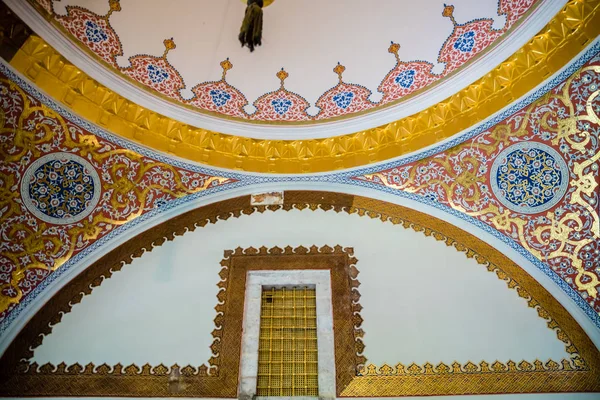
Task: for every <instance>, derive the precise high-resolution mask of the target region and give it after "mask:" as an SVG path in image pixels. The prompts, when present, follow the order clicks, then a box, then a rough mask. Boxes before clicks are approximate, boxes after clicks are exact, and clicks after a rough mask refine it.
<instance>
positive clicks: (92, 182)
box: [21, 153, 101, 224]
mask: <svg viewBox="0 0 600 400" xmlns="http://www.w3.org/2000/svg"><path fill="white" fill-rule="evenodd" d="M100 192H101V185H100V177H99V176H98V173H97V172H96V170H95V169H94V167H93V166H92V164H90V163H89V162H88V161H86V160H85V159H83V158H82V157H79V156H77V155H75V154H71V153H52V154H47V155H45V156H43V157H41V158H39V159H38V160H36V161H35V162H34V163H33V164H31V165H30V166H29V168H27V171H25V174H24V175H23V180H22V181H21V196H22V198H23V201H24V204H25V206H26V207H27V209H28V210H29V211H31V212H32V213H33V214H34V215H35V216H36V217H38V218H39V219H41V220H42V221H45V222H49V223H52V224H71V223H74V222H77V221H80V220H82V219H83V218H85V217H87V216H88V215H89V214H90V213H91V212H92V211H93V210H94V208H95V207H96V205H97V204H98V200H99V199H100Z"/></svg>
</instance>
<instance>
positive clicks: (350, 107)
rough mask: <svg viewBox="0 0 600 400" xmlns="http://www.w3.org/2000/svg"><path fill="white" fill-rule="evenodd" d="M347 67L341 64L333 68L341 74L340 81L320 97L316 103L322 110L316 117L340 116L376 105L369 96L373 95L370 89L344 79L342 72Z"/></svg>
mask: <svg viewBox="0 0 600 400" xmlns="http://www.w3.org/2000/svg"><path fill="white" fill-rule="evenodd" d="M345 69H346V67H344V66H343V65H341V64H338V65H337V66H336V67H335V68H334V69H333V72H335V73H336V74H338V76H339V83H338V84H337V85H336V86H335V87H333V88H331V89H329V90H328V91H327V92H325V94H324V95H322V96H321V97H319V99H318V100H317V102H316V103H315V104H316V106H317V107H319V108H320V111H319V113H318V114H317V116H316V118H315V119H327V118H333V117H338V116H340V115H344V114H351V113H356V112H361V111H364V110H368V109H369V108H372V107H374V106H375V103H373V102H372V101H370V100H369V96H371V91H370V90H369V89H367V88H365V87H364V86H360V85H352V84H349V83H345V82H343V81H342V74H343V72H344V70H345Z"/></svg>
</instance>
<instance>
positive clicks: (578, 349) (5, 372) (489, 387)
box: [0, 191, 600, 397]
mask: <svg viewBox="0 0 600 400" xmlns="http://www.w3.org/2000/svg"><path fill="white" fill-rule="evenodd" d="M306 208H309V209H311V210H316V209H322V210H325V211H330V210H332V211H335V212H346V213H349V214H358V215H360V216H369V217H370V218H378V219H381V220H382V221H384V222H385V221H389V222H391V223H393V224H397V225H402V226H403V227H404V228H407V229H409V228H410V229H413V230H415V231H417V232H422V233H423V234H425V235H426V236H431V237H433V238H435V239H436V240H441V241H444V242H445V243H446V244H447V245H448V246H452V247H454V248H455V249H456V250H457V251H460V252H463V253H465V255H466V256H467V257H469V258H475V259H476V260H477V261H478V263H480V264H482V265H484V266H485V267H486V268H487V269H488V270H489V271H492V272H495V273H496V275H497V276H498V278H500V279H502V280H504V281H505V282H506V283H507V286H508V287H509V288H511V289H514V290H516V291H517V293H518V295H519V296H521V297H523V298H525V299H527V302H528V305H529V306H530V307H532V308H535V309H536V310H537V312H538V314H539V315H540V317H541V318H543V319H545V320H546V321H547V324H548V327H549V328H550V329H552V330H554V331H555V332H556V334H557V336H558V338H559V340H561V341H563V342H564V343H565V346H566V349H567V352H569V353H570V354H571V360H570V361H567V360H564V361H561V362H560V363H557V362H545V363H542V362H540V361H538V360H536V361H533V362H526V361H524V362H518V363H515V362H512V361H509V362H507V363H505V364H503V363H480V364H479V366H477V365H476V364H474V363H472V362H467V363H465V364H463V365H461V364H458V363H455V364H453V365H452V366H443V365H441V364H440V365H437V366H433V365H432V364H430V363H427V364H425V365H423V366H416V365H410V366H408V367H407V368H405V367H404V366H402V365H401V364H399V365H398V366H397V367H396V368H399V369H400V370H399V371H398V369H394V368H392V367H389V366H385V365H384V366H381V367H379V368H377V367H375V366H367V367H366V368H361V364H362V362H361V361H360V360H359V358H361V356H360V353H362V350H363V347H362V342H359V341H355V343H356V348H355V349H356V352H355V353H353V354H354V355H355V356H356V357H357V358H356V360H357V361H356V362H355V363H354V364H353V365H354V367H353V369H354V371H353V372H354V374H353V376H351V377H350V376H349V375H348V379H344V380H341V381H340V382H342V383H343V384H342V385H340V386H338V396H341V397H348V396H354V397H370V396H408V395H457V394H486V393H516V392H519V393H528V392H583V391H586V392H593V391H596V392H600V382H598V380H597V377H598V376H599V374H600V354H599V352H598V350H597V349H596V347H595V346H594V344H593V343H592V342H591V341H590V339H589V337H588V336H587V335H586V333H585V332H584V331H583V330H582V329H581V327H580V326H579V325H578V324H577V322H576V321H575V320H574V319H573V318H572V317H571V315H570V314H569V313H568V312H567V311H566V310H565V309H564V308H563V307H562V305H560V303H559V302H558V301H557V300H556V299H554V298H553V297H552V296H551V295H550V293H548V292H547V291H546V289H544V288H543V287H542V286H541V285H540V284H539V283H538V282H537V281H535V280H534V279H533V278H532V277H531V276H530V275H529V274H527V273H526V272H525V271H524V270H522V269H521V268H520V267H519V266H518V265H516V264H515V263H513V262H512V261H511V260H510V259H508V258H507V257H506V256H504V255H503V254H501V253H500V252H499V251H498V250H496V249H494V248H493V247H491V246H490V245H488V244H486V243H485V242H483V241H482V240H480V239H478V238H477V237H475V236H473V235H471V234H469V233H467V232H465V231H463V230H461V229H459V228H457V227H455V226H453V225H451V224H448V223H447V222H444V221H441V220H439V219H436V218H433V217H431V216H429V215H427V214H424V213H421V212H418V211H415V210H411V209H408V208H406V207H402V206H398V205H394V204H390V203H386V202H383V201H379V200H374V199H369V198H364V197H359V196H353V195H346V194H338V193H330V192H313V191H289V192H286V193H285V200H284V204H283V205H281V206H251V205H250V196H243V197H238V198H235V199H230V200H225V201H222V202H219V203H214V204H211V205H208V206H204V207H201V208H198V209H196V210H193V211H189V212H187V213H185V214H182V215H180V216H177V217H175V218H173V219H172V220H169V221H166V222H164V223H162V224H161V225H158V226H156V227H154V228H152V229H149V230H148V231H145V232H143V233H141V234H140V235H138V236H137V237H135V238H133V239H131V240H130V241H128V242H126V243H125V244H123V245H121V246H120V247H118V248H117V249H115V250H113V251H111V252H109V253H108V254H106V255H105V256H104V257H103V258H102V259H100V260H99V261H97V262H96V263H94V264H92V266H90V267H89V268H87V269H86V270H85V271H83V272H82V273H81V274H80V275H79V276H77V277H76V278H75V279H74V280H73V281H71V282H70V283H69V284H67V285H66V286H65V288H64V289H62V290H61V291H59V292H58V293H57V294H56V295H55V296H54V298H53V299H52V300H51V301H50V302H48V303H47V304H46V305H45V306H44V307H43V308H42V309H41V310H40V311H39V312H38V313H37V314H36V315H35V316H34V317H33V318H32V320H31V321H30V322H29V323H28V325H27V326H26V327H25V328H24V329H23V331H22V332H21V333H20V334H19V335H18V336H17V338H16V339H15V340H14V341H13V343H11V345H10V347H9V348H8V350H7V351H6V353H5V354H4V355H3V357H2V359H1V362H0V365H2V367H0V375H1V377H0V394H3V395H11V396H14V395H36V394H37V395H60V393H62V392H60V390H64V388H61V387H60V386H54V385H53V384H51V383H57V382H56V381H53V380H52V379H53V377H56V375H57V372H56V371H55V372H53V373H50V372H49V371H48V370H47V369H46V371H40V372H38V373H25V372H23V370H18V369H16V368H18V366H19V365H21V366H23V364H20V362H19V360H22V359H29V358H31V355H32V350H31V349H32V348H35V347H37V346H39V344H41V341H42V339H43V335H46V334H49V333H50V332H51V330H52V325H54V324H56V323H58V322H60V319H61V317H62V313H67V312H69V311H70V310H71V307H72V305H73V304H76V303H77V302H79V301H81V298H82V297H83V296H84V295H86V294H89V293H91V292H92V290H93V287H95V286H98V285H99V284H101V282H102V281H103V280H104V279H107V278H109V277H110V276H111V275H112V272H113V271H116V270H119V269H120V268H121V267H122V265H123V264H125V263H129V262H131V260H132V258H134V257H139V256H141V254H143V253H144V252H145V251H146V250H145V249H152V248H153V247H154V246H160V245H161V244H162V243H164V242H165V241H166V240H173V239H174V238H175V236H179V235H182V234H184V233H185V232H187V231H190V230H194V229H195V228H197V227H202V226H205V225H206V224H208V223H216V222H217V221H218V220H219V219H227V218H230V217H232V216H233V217H238V216H240V215H242V214H251V213H254V212H265V211H267V210H271V211H275V210H285V211H288V210H291V209H306ZM265 251H266V249H260V250H249V251H248V250H246V251H245V252H243V251H242V250H241V249H239V250H236V253H237V252H241V253H248V254H252V255H253V256H256V255H258V256H259V257H260V256H261V252H265ZM280 251H281V252H290V251H292V253H293V250H292V249H291V248H290V249H280ZM296 251H298V250H296ZM302 251H309V250H308V249H305V250H302ZM320 251H321V252H323V249H320ZM335 251H337V250H336V249H332V248H328V250H325V252H335ZM236 253H233V254H236ZM241 253H240V254H241ZM263 258H264V259H268V258H269V257H263ZM224 264H225V265H223V264H222V265H223V266H226V265H227V264H228V262H227V261H226V260H225V261H224ZM499 266H502V267H501V268H500V267H499ZM224 270H226V269H225V268H224V269H223V270H222V273H221V277H222V278H223V279H224V278H225V277H224V276H223V271H224ZM221 285H224V282H223V281H221ZM238 286H239V285H238ZM221 287H222V286H221ZM236 290H239V291H241V292H242V296H243V286H242V287H241V289H236ZM242 298H243V297H242ZM234 308H235V307H234ZM238 308H239V307H238ZM228 309H229V310H231V309H232V308H228ZM242 309H243V307H242ZM357 311H358V310H357ZM217 318H218V317H217ZM359 320H360V318H359V317H358V319H357V321H359ZM217 325H219V324H218V323H217ZM353 326H355V327H358V326H360V323H359V322H356V321H355V323H354V324H353ZM336 346H337V344H336ZM237 351H238V354H239V349H237ZM336 353H337V352H336ZM217 360H218V358H217ZM363 362H364V361H363ZM218 363H219V361H216V362H215V365H219V364H218ZM348 365H349V364H348ZM356 367H359V368H356ZM446 367H447V368H446ZM60 368H65V370H64V371H66V372H60V373H59V374H58V375H60V376H62V381H63V382H65V381H66V382H76V381H79V378H81V382H85V383H81V385H78V386H77V387H78V388H79V389H80V390H82V392H81V393H79V392H78V393H73V392H70V393H69V394H70V395H74V394H77V395H82V396H83V395H100V394H99V392H98V390H106V388H102V387H101V386H97V385H100V382H101V381H102V382H106V379H107V378H108V375H106V374H107V369H106V368H105V367H104V369H103V370H101V371H102V372H104V375H101V374H100V373H99V372H98V368H101V367H97V369H96V370H95V371H94V366H89V365H88V366H86V367H82V366H79V367H75V368H74V369H71V368H67V367H66V366H61V367H60ZM119 368H120V369H119V371H121V372H120V373H121V374H120V375H119V376H118V377H117V376H115V377H114V378H115V379H116V380H114V381H111V382H114V385H110V386H109V387H108V389H109V390H110V393H106V392H104V395H109V394H110V395H129V396H131V395H135V396H194V395H196V396H206V395H207V394H206V393H194V391H203V390H207V388H206V387H205V386H204V385H189V383H190V382H194V380H195V379H204V378H206V377H202V376H201V377H199V376H198V375H199V374H201V372H196V370H194V369H193V368H192V369H189V368H188V369H185V368H184V369H182V370H181V375H183V376H184V378H182V379H183V381H182V386H177V388H178V390H179V389H181V390H180V391H173V390H172V389H170V388H171V387H172V385H171V386H170V384H169V382H170V381H169V374H168V368H166V367H154V369H153V368H152V367H150V366H144V367H142V368H138V367H135V366H128V367H125V368H123V367H122V366H119ZM156 368H158V372H159V373H160V374H157V369H156ZM223 368H224V366H223V365H222V364H221V365H219V377H221V378H222V379H226V380H227V382H226V383H225V384H226V385H231V384H232V383H233V382H237V369H234V370H232V372H228V371H227V370H224V369H223ZM339 368H340V367H339V366H338V369H339ZM19 371H20V372H19ZM61 371H63V370H62V369H61ZM338 372H339V371H338ZM346 372H347V371H346ZM112 374H113V375H114V372H113V373H112ZM186 374H187V378H185V377H186ZM65 377H66V378H67V379H66V380H65ZM225 377H226V378H225ZM221 378H219V379H221ZM59 379H61V378H59ZM186 379H187V380H186ZM207 379H208V378H207ZM338 380H340V379H339V378H338ZM215 382H216V380H215ZM221 384H223V383H221ZM227 387H229V386H227ZM233 387H237V385H233ZM23 388H28V389H27V390H29V391H28V392H26V393H24V392H23ZM213 389H214V388H213ZM132 390H133V392H132ZM52 391H54V392H52ZM213 393H215V392H213ZM213 395H214V394H213ZM221 395H222V396H223V395H225V394H224V393H222V394H221Z"/></svg>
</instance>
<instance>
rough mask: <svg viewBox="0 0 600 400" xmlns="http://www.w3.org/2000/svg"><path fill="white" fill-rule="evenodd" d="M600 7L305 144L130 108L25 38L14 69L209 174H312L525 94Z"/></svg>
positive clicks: (554, 23)
mask: <svg viewBox="0 0 600 400" xmlns="http://www.w3.org/2000/svg"><path fill="white" fill-rule="evenodd" d="M599 9H600V0H570V1H569V2H568V3H567V4H566V5H565V7H564V8H563V9H562V10H561V11H560V12H559V13H558V14H557V15H556V16H555V17H554V18H553V19H552V20H551V21H550V22H549V23H548V24H547V25H546V26H545V27H544V28H543V29H542V30H541V31H540V32H539V33H538V34H537V35H535V37H533V38H532V39H531V40H530V41H529V42H528V43H527V44H525V46H523V47H522V48H521V49H520V50H519V51H517V52H516V53H515V54H513V55H512V56H511V57H509V58H508V59H507V60H505V61H504V62H502V63H501V64H500V65H498V66H497V67H496V68H495V69H494V70H492V71H490V72H489V73H488V74H487V75H485V76H484V77H482V78H481V79H479V80H478V81H476V82H475V83H473V84H471V85H469V86H468V87H466V88H464V89H463V90H461V91H459V92H458V93H456V94H455V95H453V96H450V97H449V98H447V99H446V100H444V101H441V102H439V103H438V104H436V105H434V106H432V107H430V108H428V109H425V110H423V111H421V112H419V113H416V114H414V115H412V116H409V117H406V118H403V119H401V120H399V121H396V122H392V123H389V124H386V125H383V126H380V127H377V128H373V129H368V130H365V131H361V132H357V133H353V134H348V135H343V136H338V137H332V138H326V139H309V140H289V141H286V140H259V139H250V138H245V137H240V136H233V135H226V134H222V133H219V132H213V131H208V130H206V129H199V128H195V127H192V126H190V125H187V124H184V123H181V122H178V121H175V120H173V119H170V118H167V117H165V116H163V115H160V114H158V113H155V112H152V111H150V110H147V109H145V108H143V107H140V106H139V105H137V104H135V103H133V102H131V101H128V100H127V99H125V98H123V97H121V96H120V95H118V94H117V93H115V92H113V91H111V90H109V89H107V88H106V87H104V86H102V85H100V84H99V83H98V82H96V81H95V80H93V79H91V78H90V77H89V76H87V75H86V74H85V73H83V72H82V71H81V70H79V69H78V68H76V67H75V66H74V65H72V64H71V63H69V62H68V61H67V60H66V59H64V58H63V57H62V56H61V55H60V54H59V53H57V52H56V51H55V50H54V49H52V48H51V47H50V46H49V45H48V44H47V43H46V42H44V40H42V39H41V38H39V37H37V36H33V37H31V38H30V39H29V40H28V42H27V43H25V45H23V47H22V48H21V50H20V51H19V52H18V53H17V54H16V56H15V57H14V58H13V60H12V61H11V64H12V65H13V66H14V67H15V68H16V69H17V70H18V71H19V72H21V73H23V74H24V75H25V76H27V77H28V78H29V79H31V80H32V81H33V82H34V83H35V84H36V85H37V86H38V87H39V88H40V89H42V90H44V91H45V92H47V93H48V94H50V95H51V96H52V97H54V98H55V99H57V100H58V101H60V102H62V103H63V104H65V105H66V106H67V107H69V108H71V109H72V110H73V111H75V112H76V113H78V114H80V115H81V116H83V117H84V118H87V119H88V120H90V121H91V122H94V123H96V124H98V125H100V126H101V127H103V128H105V129H107V130H109V131H111V132H113V133H116V134H118V135H121V136H123V137H126V138H128V139H131V140H134V141H136V142H138V143H141V144H143V145H145V146H148V147H151V148H154V149H156V150H159V151H162V152H166V153H170V154H172V155H175V156H179V157H182V158H186V159H189V160H192V161H196V162H200V163H203V164H207V165H212V166H215V167H221V168H229V169H238V170H244V171H252V172H265V173H310V172H323V171H332V170H337V169H343V168H351V167H356V166H361V165H366V164H370V163H374V162H378V161H383V160H387V159H389V158H392V157H397V156H401V155H403V154H407V153H410V152H413V151H417V150H419V149H422V148H424V147H426V146H429V145H432V144H435V143H437V142H439V141H441V140H443V139H446V138H448V137H450V136H452V135H455V134H456V133H458V132H460V131H462V130H464V129H467V128H469V127H470V126H472V125H473V124H476V123H478V122H480V121H481V120H483V119H485V118H486V117H488V116H490V115H491V114H493V113H495V112H497V111H499V110H501V109H502V108H504V107H505V106H507V105H508V104H510V103H511V102H513V101H515V100H516V99H518V98H519V97H521V96H522V95H524V94H526V93H527V92H529V91H530V90H531V89H533V88H534V87H536V86H537V85H538V84H540V83H541V82H543V81H544V80H545V79H547V78H548V77H549V76H550V75H552V74H553V73H555V72H556V71H558V70H559V69H560V68H562V67H563V66H564V65H565V64H566V63H568V62H569V61H570V60H571V59H572V58H573V57H575V56H576V55H577V54H578V53H579V52H580V51H581V50H583V49H584V48H585V47H586V46H587V45H588V44H589V43H590V42H591V41H592V40H593V39H595V38H596V37H597V36H598V35H599V34H600V13H599Z"/></svg>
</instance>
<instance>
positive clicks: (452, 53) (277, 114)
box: [29, 0, 535, 123]
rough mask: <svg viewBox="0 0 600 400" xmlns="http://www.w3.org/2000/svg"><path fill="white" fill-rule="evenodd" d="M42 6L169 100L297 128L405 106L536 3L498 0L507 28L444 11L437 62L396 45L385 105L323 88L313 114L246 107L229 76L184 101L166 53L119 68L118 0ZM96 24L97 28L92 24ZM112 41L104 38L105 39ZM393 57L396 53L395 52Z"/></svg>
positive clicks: (361, 94) (280, 97)
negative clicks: (102, 10)
mask: <svg viewBox="0 0 600 400" xmlns="http://www.w3.org/2000/svg"><path fill="white" fill-rule="evenodd" d="M29 1H30V2H33V3H37V4H39V5H40V6H41V7H43V8H44V9H45V10H46V11H47V12H48V14H50V15H51V16H52V17H53V18H54V19H55V21H56V22H57V23H58V25H59V26H60V27H62V28H63V29H65V30H66V31H68V32H69V33H70V34H71V35H72V36H74V37H75V38H77V39H78V40H79V41H80V42H81V44H82V45H83V46H85V47H86V48H88V49H89V50H91V51H92V52H93V53H95V54H96V55H98V56H99V57H100V58H101V59H102V60H104V61H106V62H107V63H108V64H109V65H110V66H112V67H113V68H115V69H116V70H118V71H119V72H121V73H122V74H124V75H125V76H127V77H129V78H131V79H133V80H134V81H136V82H137V83H140V84H142V85H143V86H145V87H148V88H150V89H152V90H154V91H156V92H158V93H160V94H162V95H163V96H166V97H167V98H168V99H171V100H174V101H176V102H179V103H183V104H186V105H190V106H192V107H194V108H196V109H198V110H199V111H201V112H208V113H211V114H213V115H225V116H227V117H233V118H239V119H241V120H254V121H265V122H267V121H268V122H283V123H286V122H287V123H295V122H302V121H317V120H318V121H324V120H326V119H329V118H339V117H343V116H350V115H353V114H356V113H361V112H365V111H368V110H372V109H375V108H377V107H379V106H383V105H386V104H389V103H390V102H393V101H399V100H401V99H402V98H403V97H405V96H407V95H410V94H412V93H414V92H416V91H418V90H421V89H424V88H426V87H427V86H429V85H431V84H433V83H434V82H436V81H438V80H440V79H442V78H443V77H445V76H447V75H448V74H450V73H451V72H453V71H454V70H456V69H457V68H459V67H461V66H462V65H464V64H465V63H466V62H468V61H470V60H471V59H473V57H475V56H476V55H478V54H480V53H481V52H482V51H483V50H485V49H486V48H487V47H489V46H490V45H491V44H492V43H493V42H495V41H496V40H497V39H498V38H499V37H500V36H502V35H503V34H504V33H506V32H507V31H508V30H509V29H510V28H511V27H512V26H514V24H515V23H517V22H518V20H519V19H520V18H521V17H522V16H523V15H524V14H525V13H526V12H527V11H528V10H529V9H530V8H531V7H532V6H533V4H534V3H535V0H498V11H497V12H498V15H505V16H506V23H505V25H504V26H503V27H502V28H501V29H493V28H492V24H493V20H491V19H476V20H473V21H468V22H465V23H463V24H459V23H458V22H457V21H456V20H455V19H454V17H453V15H452V14H453V10H454V7H453V6H451V5H450V6H446V7H445V8H444V12H443V15H444V16H445V17H449V18H450V19H451V21H452V23H453V25H454V28H453V30H452V31H451V33H450V35H449V36H448V38H447V39H446V41H445V42H444V43H443V44H441V46H440V49H441V50H440V52H439V55H438V59H437V60H431V61H432V62H428V61H423V60H412V61H400V57H399V55H398V49H399V48H400V47H399V45H397V44H392V47H393V46H397V47H396V48H395V54H396V64H395V66H394V67H393V68H392V69H391V70H390V72H388V73H387V74H386V76H385V77H384V78H383V79H382V82H381V84H380V85H379V86H378V88H377V90H378V91H379V92H381V93H382V97H381V100H379V101H378V102H374V101H371V100H370V99H369V97H370V96H371V92H370V90H369V89H367V88H366V87H364V86H362V85H359V84H350V83H342V82H340V84H338V85H336V86H335V87H333V88H331V89H328V90H326V91H324V93H323V94H322V95H321V96H320V97H319V98H318V100H317V101H316V102H315V106H316V107H317V108H318V110H317V112H316V113H315V114H314V115H312V114H311V115H309V114H308V113H307V112H306V110H307V109H308V108H310V106H311V104H310V103H309V102H308V101H307V100H305V98H304V97H302V96H301V95H300V94H296V93H292V92H289V91H287V90H285V89H284V90H281V89H280V90H277V91H275V92H268V93H266V94H264V95H262V96H259V98H258V99H256V100H255V101H254V102H253V103H252V104H253V105H254V106H255V107H256V110H255V111H252V112H249V111H246V110H245V108H246V106H247V105H249V104H250V103H249V102H248V100H247V98H246V96H245V95H244V94H243V93H242V92H241V91H240V90H239V89H237V88H235V87H233V86H231V85H230V84H228V83H227V82H226V80H225V76H223V78H222V79H221V80H219V81H208V82H201V83H198V84H196V85H194V86H193V87H192V88H191V91H192V93H193V94H194V96H193V97H192V98H184V97H182V95H181V90H182V89H185V88H187V87H190V85H188V84H186V83H185V81H184V79H183V78H182V76H181V75H180V73H179V72H178V71H177V69H176V68H175V67H174V66H172V65H171V64H170V63H169V62H168V60H167V52H168V51H169V50H170V49H173V48H175V45H174V41H173V40H171V43H172V47H171V48H168V49H167V51H166V52H165V53H164V54H163V56H162V57H155V56H151V55H145V54H144V55H136V56H132V57H130V58H129V61H130V65H129V66H127V67H120V66H118V65H117V63H116V61H115V59H116V57H118V56H120V55H122V54H123V53H122V47H121V43H120V40H119V37H118V34H117V33H116V32H115V31H114V29H113V28H112V27H111V26H110V23H109V18H110V15H111V13H112V12H114V11H119V10H120V9H121V8H120V2H119V0H109V5H110V10H109V12H108V14H106V15H105V16H99V15H96V14H94V13H93V12H91V11H89V10H87V9H84V8H81V7H73V6H69V7H67V15H65V16H62V15H57V14H55V13H54V12H53V10H52V3H51V2H50V1H49V0H29ZM91 23H93V24H95V25H91ZM105 37H106V39H104V38H105ZM390 52H392V53H394V51H390ZM434 62H437V63H442V64H443V66H444V69H443V71H441V72H440V73H438V74H434V73H432V72H431V68H432V67H433V66H434Z"/></svg>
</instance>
